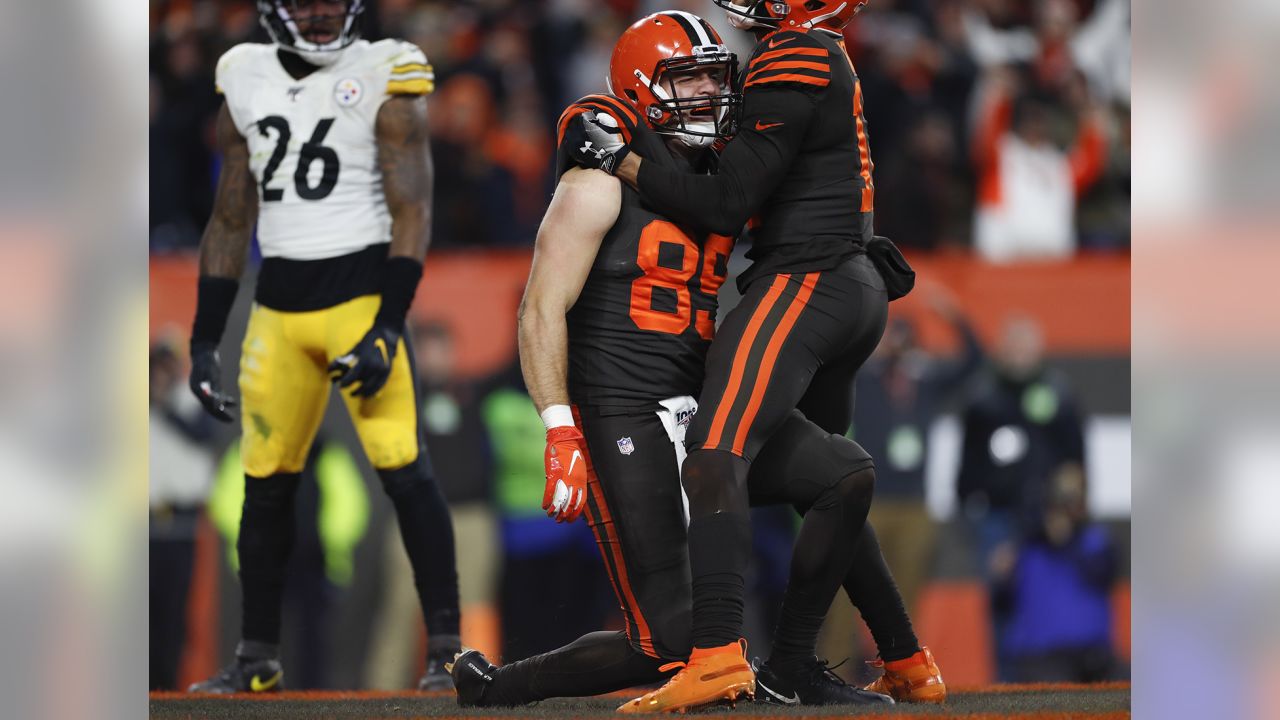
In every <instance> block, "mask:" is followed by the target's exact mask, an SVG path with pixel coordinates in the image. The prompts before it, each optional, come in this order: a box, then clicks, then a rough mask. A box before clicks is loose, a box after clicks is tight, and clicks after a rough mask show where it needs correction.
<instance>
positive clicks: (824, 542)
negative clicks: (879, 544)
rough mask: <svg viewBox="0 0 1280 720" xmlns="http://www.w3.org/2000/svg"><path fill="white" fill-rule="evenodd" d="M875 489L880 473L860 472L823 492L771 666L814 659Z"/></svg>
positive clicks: (804, 530) (801, 548)
mask: <svg viewBox="0 0 1280 720" xmlns="http://www.w3.org/2000/svg"><path fill="white" fill-rule="evenodd" d="M874 487H875V471H874V470H873V469H871V468H864V469H862V470H858V471H857V472H854V473H852V474H850V475H847V476H845V477H844V478H843V479H841V480H840V481H839V482H838V483H836V484H834V485H831V486H830V487H828V488H827V489H826V490H825V491H823V493H822V495H820V496H819V497H818V498H817V499H816V500H815V501H814V503H813V505H812V506H811V507H810V508H809V510H808V512H807V513H805V516H804V523H803V524H802V525H801V526H800V535H799V536H798V537H797V538H796V544H795V550H794V551H793V553H792V556H791V575H790V577H789V578H788V581H787V592H786V595H785V596H784V598H783V601H782V610H781V612H780V613H779V616H778V627H777V630H776V631H775V632H774V642H773V650H772V652H771V654H770V657H769V665H770V666H771V667H774V668H778V667H780V666H785V665H792V666H794V665H798V664H800V663H802V662H805V661H807V660H810V659H811V658H813V656H814V651H815V648H816V646H817V643H818V631H819V630H820V629H821V628H822V621H823V620H824V619H825V618H826V615H827V610H828V609H829V608H830V607H831V602H832V600H834V599H835V596H836V593H837V592H838V591H839V589H840V583H841V581H842V580H843V579H844V578H845V576H846V575H848V574H849V567H850V565H851V564H852V562H853V558H854V555H853V553H852V552H851V549H852V548H853V547H854V545H855V544H856V543H857V541H858V537H859V535H860V534H861V531H862V526H863V524H864V523H865V522H866V519H867V510H868V509H869V508H870V507H871V493H872V490H873V488H874Z"/></svg>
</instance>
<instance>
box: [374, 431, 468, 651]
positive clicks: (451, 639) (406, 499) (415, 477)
mask: <svg viewBox="0 0 1280 720" xmlns="http://www.w3.org/2000/svg"><path fill="white" fill-rule="evenodd" d="M378 477H379V478H381V480H382V487H383V489H384V490H386V492H387V495H388V496H389V497H390V498H391V503H392V504H393V505H394V506H395V509H396V519H397V520H398V521H399V523H400V538H401V540H403V541H404V549H405V552H406V553H408V555H409V564H410V565H412V566H413V584H414V587H416V588H417V589H418V600H419V601H420V602H421V603H422V617H423V621H424V622H425V623H426V626H427V647H428V655H433V654H439V655H443V654H445V653H446V652H456V651H457V648H458V645H457V642H458V572H457V556H456V554H455V552H454V545H453V522H452V520H451V519H450V517H449V508H448V506H447V505H446V504H445V500H444V496H443V495H442V494H441V493H440V487H439V485H437V484H436V481H435V478H434V477H432V476H431V474H430V471H429V470H428V468H427V463H426V459H425V458H424V457H421V456H420V457H419V458H418V460H415V461H414V462H411V463H409V464H408V465H405V466H404V467H401V468H396V469H395V470H379V471H378Z"/></svg>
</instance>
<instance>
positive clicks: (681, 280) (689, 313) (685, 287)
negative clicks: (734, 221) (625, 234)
mask: <svg viewBox="0 0 1280 720" xmlns="http://www.w3.org/2000/svg"><path fill="white" fill-rule="evenodd" d="M663 245H667V246H670V247H675V248H680V253H681V255H680V267H679V268H671V267H667V266H666V265H662V264H660V262H659V260H660V258H661V254H662V246H663ZM732 251H733V238H730V237H726V236H724V235H709V236H707V241H706V243H705V248H704V249H703V250H702V252H701V262H699V251H698V245H697V243H695V242H694V241H693V240H691V239H690V238H689V236H688V235H686V234H685V233H684V231H683V230H681V229H680V228H678V227H676V226H675V225H674V224H672V223H670V222H667V221H666V220H654V221H653V222H651V223H649V224H648V225H646V226H645V228H644V230H643V231H641V233H640V251H639V253H638V254H637V256H636V264H637V265H639V266H640V269H641V270H643V271H644V275H641V276H640V277H638V278H636V279H635V280H634V281H633V282H632V283H631V321H632V322H634V323H635V324H636V327H638V328H640V329H641V330H651V331H654V332H662V333H670V334H672V335H679V334H680V333H683V332H684V331H685V329H687V328H688V327H689V325H690V324H691V323H692V324H693V325H694V326H695V328H696V329H697V331H698V335H699V336H701V337H702V338H703V339H705V340H711V339H713V338H714V337H715V334H716V323H715V318H714V317H713V316H712V315H711V313H710V312H708V311H706V310H698V311H697V312H696V313H695V312H693V303H692V300H691V298H690V295H689V281H690V280H692V279H693V276H694V275H695V274H697V275H698V276H699V277H698V291H699V292H701V293H703V294H705V295H708V296H711V297H715V294H716V292H717V291H718V290H720V286H721V285H723V284H724V278H725V273H724V272H722V271H721V270H720V269H718V267H719V268H724V267H726V266H727V265H728V261H729V253H730V252H732ZM720 258H723V260H720ZM721 263H723V264H721ZM699 265H701V267H699ZM654 288H665V289H667V290H670V291H671V292H673V293H675V296H676V308H675V310H674V311H670V312H669V311H664V310H655V309H654V308H653V290H654Z"/></svg>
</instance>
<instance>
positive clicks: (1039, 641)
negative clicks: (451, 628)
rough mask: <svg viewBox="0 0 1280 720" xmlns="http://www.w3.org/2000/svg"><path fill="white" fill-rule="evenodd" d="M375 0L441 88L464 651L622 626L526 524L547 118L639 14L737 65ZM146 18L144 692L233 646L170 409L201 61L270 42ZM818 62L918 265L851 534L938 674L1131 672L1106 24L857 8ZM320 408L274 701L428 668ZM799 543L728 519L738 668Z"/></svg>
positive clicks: (205, 103)
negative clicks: (864, 526)
mask: <svg viewBox="0 0 1280 720" xmlns="http://www.w3.org/2000/svg"><path fill="white" fill-rule="evenodd" d="M370 5H371V7H370V10H369V12H368V13H367V17H366V33H365V35H366V37H371V38H378V37H386V36H394V37H403V38H406V39H408V40H411V41H413V42H415V43H417V44H418V45H419V46H420V47H422V48H423V49H424V51H425V52H426V53H427V55H428V57H429V58H430V59H431V62H432V63H433V65H434V66H435V71H436V76H437V79H438V82H437V91H436V93H435V94H434V95H433V96H432V99H431V101H430V102H431V131H432V136H433V151H434V155H435V164H436V173H437V182H436V197H435V209H436V212H435V234H434V241H433V250H432V253H431V255H430V256H429V258H428V262H427V276H426V278H425V280H424V285H423V289H422V292H421V293H420V294H419V298H418V300H417V302H416V305H415V316H414V320H415V327H414V344H415V351H416V353H417V358H418V366H417V369H418V373H419V376H420V377H419V380H420V383H421V387H422V394H421V397H422V400H423V407H422V418H423V424H424V427H425V428H426V429H427V433H428V447H429V450H430V452H431V458H432V462H433V464H434V467H435V471H436V474H437V476H438V477H439V479H440V481H441V483H442V486H443V487H444V490H445V494H446V496H447V497H448V499H449V501H450V503H451V505H452V507H453V510H454V514H453V518H454V523H455V532H456V533H457V535H458V540H459V542H458V547H459V558H458V560H459V571H460V576H461V582H462V588H461V589H462V602H463V613H464V621H463V622H464V625H463V635H464V642H466V643H467V644H469V645H473V646H479V647H482V648H484V649H488V650H490V651H496V654H497V655H499V656H501V657H504V658H506V659H508V660H510V659H518V658H521V657H525V656H527V655H529V654H532V653H535V652H539V651H542V650H546V649H549V648H551V647H554V646H556V645H558V644H561V643H563V642H566V641H568V640H571V639H573V638H574V637H576V636H577V635H579V634H581V633H582V632H584V631H587V630H591V629H597V628H599V627H602V626H613V625H614V624H616V623H617V622H618V620H619V617H618V609H617V607H616V606H617V603H616V601H615V600H614V599H613V597H612V594H611V591H610V590H609V585H608V582H607V581H606V579H605V577H604V575H603V571H602V568H601V563H600V560H599V555H598V553H597V551H596V549H595V547H594V543H593V541H592V538H591V535H590V532H589V531H588V530H587V528H586V527H585V525H583V524H581V523H578V524H574V525H569V526H559V525H556V524H554V523H552V522H550V521H549V520H547V519H546V518H545V517H543V515H542V513H541V511H540V510H539V509H538V504H539V501H540V498H541V491H542V447H543V437H542V435H543V432H542V426H541V423H540V421H539V419H538V417H537V414H536V412H534V410H533V406H532V404H531V402H530V401H529V399H528V397H527V395H526V394H525V393H524V390H523V388H522V385H521V381H520V377H519V373H518V370H517V368H516V365H515V361H516V358H515V342H514V322H513V318H514V309H515V304H516V302H517V300H518V298H519V293H520V290H521V289H522V287H523V279H524V276H525V274H527V269H528V259H529V251H530V248H531V247H532V243H533V238H534V235H535V233H536V229H537V225H538V222H539V220H540V219H541V214H542V212H543V210H544V209H545V206H546V203H547V200H548V198H549V196H550V193H551V190H552V187H553V186H552V173H551V158H552V154H553V151H554V147H553V142H554V137H553V134H552V128H553V127H554V121H555V119H556V117H557V116H558V115H559V113H560V111H561V110H562V109H563V107H564V106H565V105H566V104H567V103H569V102H571V101H573V100H574V99H576V98H577V97H579V96H581V95H583V94H586V93H588V92H598V91H600V90H602V89H603V84H604V80H603V78H604V74H605V67H606V65H607V61H608V55H609V52H610V50H611V49H612V45H613V42H614V41H615V40H616V38H617V37H618V35H619V34H620V33H621V32H622V30H623V29H624V28H625V27H626V26H627V24H629V22H630V21H632V20H634V19H635V18H637V17H639V16H640V15H643V14H645V13H648V12H653V11H657V10H662V9H671V8H677V9H684V10H688V11H691V12H695V13H698V14H700V15H702V16H703V17H706V18H707V19H708V20H709V21H710V22H711V23H712V24H713V25H714V26H715V27H716V28H717V29H719V30H720V31H721V34H722V35H723V36H724V37H725V39H726V41H728V42H729V43H730V44H731V45H732V46H733V47H734V48H735V49H736V50H737V51H738V52H739V53H740V55H741V56H742V57H743V58H745V56H746V54H747V53H748V52H749V49H750V43H749V41H748V40H747V38H746V37H745V36H743V35H742V34H741V33H738V32H737V31H734V30H732V29H731V28H729V27H728V26H727V23H726V22H725V21H724V16H723V12H722V11H719V10H718V9H716V8H715V7H714V6H713V5H712V4H711V3H710V2H709V1H706V0H696V1H679V0H669V1H668V2H651V1H649V0H643V1H634V0H630V1H629V0H613V1H609V2H600V1H596V0H544V1H534V0H522V1H520V2H516V1H515V0H476V1H474V2H466V1H454V2H431V1H415V0H378V1H377V2H372V3H370ZM150 7H151V37H150V39H151V45H150V91H151V104H150V126H149V130H150V148H151V152H150V250H151V293H152V294H151V339H152V347H151V357H150V364H149V367H150V374H151V394H150V397H151V423H150V438H151V470H150V501H151V520H150V530H151V533H150V538H151V555H150V558H151V563H150V573H151V578H150V593H151V599H150V607H151V610H150V621H151V633H150V637H151V661H150V671H151V685H152V687H153V688H170V687H180V686H185V683H186V682H187V681H190V680H192V679H195V678H197V677H201V676H204V675H208V674H209V673H210V672H211V671H212V670H213V669H214V668H215V667H216V666H217V665H219V664H221V662H222V661H224V660H225V659H226V658H228V657H229V656H230V654H231V649H232V647H233V645H234V642H235V639H236V635H237V630H238V625H239V617H238V601H237V598H238V593H239V590H238V586H237V583H236V580H235V575H234V568H235V553H234V547H235V532H236V528H237V527H238V513H239V506H240V500H241V493H242V488H241V485H242V477H241V475H240V473H239V469H238V468H239V463H238V456H237V454H236V453H237V449H236V445H235V439H236V437H235V435H236V433H235V431H234V429H231V428H228V427H225V426H220V425H215V424H213V423H211V422H209V420H208V418H204V417H203V416H202V415H201V414H200V412H199V408H198V407H197V406H196V405H195V403H194V400H193V398H190V396H189V392H188V391H187V390H186V386H185V377H186V359H185V332H186V328H187V327H189V323H190V318H191V313H192V311H193V308H194V304H193V300H194V290H195V269H194V259H193V258H194V250H195V248H196V247H197V245H198V242H199V237H200V233H201V231H202V229H203V226H204V223H205V221H206V220H207V218H208V215H209V212H210V208H211V205H212V190H213V184H214V181H215V178H216V176H217V171H218V167H217V165H218V160H217V157H216V155H214V154H213V152H212V144H213V143H212V138H213V136H212V121H213V117H214V114H215V112H216V110H217V108H218V104H219V102H220V99H219V98H218V96H217V95H216V94H215V93H214V91H213V67H214V63H215V62H216V60H217V58H218V56H219V55H220V54H221V52H223V51H224V50H225V49H227V48H228V47H230V46H232V45H234V44H236V43H239V42H244V41H263V40H265V37H264V36H263V33H262V32H261V30H260V29H259V26H258V24H257V14H256V9H255V7H254V4H253V3H252V2H246V1H243V0H170V1H167V2H166V1H164V0H153V1H152V2H151V5H150ZM847 41H848V47H849V49H850V54H851V57H852V59H853V60H854V62H855V65H856V67H857V69H858V73H859V76H860V78H861V80H862V83H863V88H864V95H865V103H866V116H867V119H868V125H869V129H870V134H871V143H872V152H873V157H874V160H875V162H876V181H877V189H878V192H877V208H876V209H877V213H876V227H877V231H878V232H879V233H880V234H884V235H888V236H890V237H891V238H893V239H894V240H895V241H896V242H897V243H898V244H899V245H900V246H902V247H903V248H904V250H906V251H907V253H908V255H909V257H910V258H911V260H912V262H913V263H914V264H916V266H917V269H918V270H919V271H920V276H921V283H920V286H919V289H918V290H917V292H916V293H914V294H913V295H912V296H911V297H909V298H907V299H906V300H904V301H902V302H900V303H895V304H894V307H893V308H892V312H891V323H890V327H889V330H888V331H887V332H886V335H885V339H884V341H883V342H882V346H881V348H880V349H879V350H878V352H877V354H876V356H875V358H874V360H873V362H872V363H871V364H869V366H868V367H867V368H866V370H865V371H864V372H863V374H862V376H861V377H860V378H859V382H858V387H857V392H856V397H857V403H856V405H855V420H854V426H853V427H852V428H851V432H852V435H853V437H854V438H855V439H857V440H858V441H859V442H861V443H862V444H863V445H864V446H865V447H867V449H868V450H869V451H870V452H871V453H872V454H873V455H874V456H875V457H876V458H877V461H878V463H877V464H878V475H879V484H878V488H877V497H876V501H875V504H874V506H873V510H872V523H873V524H874V525H875V527H876V528H877V530H878V532H879V534H880V539H881V545H882V548H883V550H884V552H885V554H886V558H887V559H888V561H889V563H890V567H891V568H892V569H893V570H894V572H895V575H896V576H897V578H898V581H899V584H900V586H901V589H902V590H903V593H904V596H905V597H906V600H907V602H908V603H909V605H910V607H911V609H912V611H913V619H914V620H915V622H916V628H917V631H918V634H919V635H920V637H921V639H922V642H924V643H926V644H928V645H930V646H931V647H932V648H933V649H934V651H935V653H936V654H937V656H938V659H939V662H940V663H941V666H942V668H943V671H944V673H945V674H946V675H947V678H948V681H949V682H952V683H955V684H957V685H971V684H981V683H986V682H991V681H996V680H1005V681H1030V680H1081V681H1084V680H1105V679H1115V678H1123V677H1127V674H1128V670H1127V661H1128V656H1129V624H1128V623H1129V590H1128V588H1129V582H1128V576H1129V555H1130V553H1129V545H1128V542H1129V518H1130V504H1129V485H1130V468H1129V457H1130V456H1129V444H1130V430H1129V416H1130V381H1129V377H1130V375H1129V372H1130V366H1129V310H1128V294H1129V254H1128V253H1129V209H1130V199H1129V198H1130V184H1129V156H1130V152H1129V99H1130V98H1129V75H1128V70H1129V4H1128V2H1127V1H1126V0H872V2H871V4H870V5H869V6H868V7H867V8H866V9H865V10H864V11H863V13H862V14H861V15H860V16H859V17H858V19H857V20H856V21H855V22H854V23H853V25H851V26H850V28H849V29H848V32H847ZM741 250H742V248H739V250H738V252H737V253H736V255H735V265H733V266H731V267H738V268H740V266H741V263H742V259H741ZM251 272H252V271H251ZM244 285H246V286H249V285H251V282H247V283H245V284H244ZM729 285H730V287H726V289H725V291H723V294H724V295H725V297H724V298H723V302H724V303H725V304H731V303H732V302H733V301H734V298H733V297H732V287H731V285H732V284H729ZM240 300H241V301H240V303H239V306H238V308H237V313H236V316H235V318H233V321H232V323H231V325H230V327H229V329H228V332H227V341H226V342H225V343H224V347H223V348H222V354H223V358H224V367H227V368H229V369H234V368H235V367H237V362H236V358H237V357H238V348H237V346H238V340H239V338H240V337H241V332H242V329H243V323H244V317H245V315H246V313H247V304H248V291H247V290H246V289H244V288H242V297H241V299H240ZM227 380H228V382H230V381H231V378H230V377H228V378H227ZM231 386H232V387H234V384H232V385H231ZM850 401H851V402H852V401H853V398H850ZM337 405H338V404H333V406H332V407H331V408H330V412H329V415H328V417H327V418H326V422H325V426H324V430H323V436H322V437H321V438H320V439H318V440H317V442H316V446H315V448H314V449H313V456H312V460H313V461H312V462H311V463H310V464H309V474H310V476H311V481H309V482H306V483H304V487H305V488H306V491H305V492H303V493H300V496H301V497H300V501H299V507H298V518H299V521H300V522H299V538H298V543H297V545H296V549H295V552H294V558H293V561H292V563H291V565H290V577H289V579H288V584H289V585H288V586H289V591H288V592H287V600H286V603H287V604H286V615H285V617H286V638H285V652H286V657H285V661H286V666H287V667H288V668H289V670H288V672H289V681H290V683H291V685H292V686H293V687H386V688H397V687H407V686H408V685H409V683H410V681H411V679H412V678H413V677H414V676H415V672H416V671H417V670H418V665H419V663H420V662H421V657H422V652H421V649H422V647H423V638H422V636H421V629H420V628H419V629H418V631H417V632H407V631H406V629H407V628H412V627H415V626H417V624H418V623H420V621H419V620H418V619H417V617H416V613H415V611H414V599H413V591H412V585H411V578H410V576H409V568H408V565H407V561H406V560H405V559H404V558H403V557H402V555H403V553H402V552H400V551H399V549H398V538H397V537H396V533H395V528H394V526H393V525H392V523H393V522H394V519H393V517H394V516H393V513H391V512H390V508H389V506H388V504H387V503H386V501H385V500H384V499H383V497H382V494H381V491H380V490H378V489H377V483H376V482H375V476H374V475H373V474H372V472H371V470H370V468H369V467H368V465H367V463H366V462H365V461H364V459H363V458H362V457H360V453H359V450H358V447H359V446H358V444H357V443H355V441H354V435H353V433H352V431H351V428H350V425H349V422H348V421H347V420H346V418H345V417H344V416H343V414H342V413H341V411H339V410H338V409H337ZM795 529H796V518H795V517H794V516H793V514H792V513H790V512H789V511H781V510H778V511H769V512H762V513H760V514H759V515H758V517H757V518H756V520H755V522H754V530H755V544H756V546H757V547H756V550H757V553H756V557H757V561H756V563H755V571H754V572H755V575H754V579H753V583H752V586H753V592H752V598H751V617H752V620H751V624H750V627H749V640H750V641H751V643H752V648H753V650H752V654H759V655H762V656H763V655H766V654H767V643H768V635H769V630H770V629H771V627H772V620H771V618H772V617H773V613H774V611H775V610H776V605H777V602H778V601H779V600H780V597H781V593H782V590H783V585H784V583H785V578H786V576H787V566H786V563H787V557H788V554H789V549H790V545H791V542H792V539H793V538H794V531H795ZM822 650H823V651H824V653H826V655H827V657H828V658H829V659H830V660H831V661H832V662H833V663H836V662H839V661H841V660H842V659H844V658H847V657H848V658H854V660H855V662H851V663H848V664H846V665H845V666H843V667H842V668H840V670H839V672H841V673H842V674H845V675H846V676H847V677H849V678H851V679H862V678H864V677H866V671H865V670H864V668H863V667H862V665H861V663H860V662H857V661H858V660H869V659H871V656H872V655H873V654H874V646H873V645H872V644H871V642H870V639H869V637H868V636H867V635H866V633H865V631H864V630H862V629H861V626H860V624H859V623H858V622H857V621H856V616H855V615H854V614H853V611H852V609H851V608H849V607H848V603H847V600H846V599H845V598H844V597H843V596H842V597H840V598H837V602H836V605H835V606H833V609H832V614H831V616H830V617H829V620H828V626H827V628H826V631H825V633H824V640H823V648H822Z"/></svg>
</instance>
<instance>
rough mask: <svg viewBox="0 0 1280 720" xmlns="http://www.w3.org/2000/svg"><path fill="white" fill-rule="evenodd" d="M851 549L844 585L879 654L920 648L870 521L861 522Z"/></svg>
mask: <svg viewBox="0 0 1280 720" xmlns="http://www.w3.org/2000/svg"><path fill="white" fill-rule="evenodd" d="M853 552H854V558H853V566H852V567H851V568H850V569H849V574H848V575H847V576H846V577H845V580H844V589H845V592H847V593H849V600H851V601H852V602H853V605H854V607H856V608H858V612H860V613H862V619H863V621H864V622H866V623H867V627H868V628H870V629H871V636H872V637H873V638H875V641H876V648H877V649H878V650H879V651H880V658H881V659H882V660H885V661H892V660H903V659H905V658H909V657H911V656H912V655H915V654H916V653H918V652H920V641H919V640H917V639H916V634H915V631H914V630H913V629H912V628H911V618H910V617H909V616H908V615H907V609H906V606H905V605H904V604H903V602H902V595H901V594H900V593H899V592H898V585H897V583H895V582H894V581H893V574H892V573H890V572H889V566H888V565H886V564H885V561H884V555H882V554H881V553H880V541H879V540H877V539H876V533H875V531H874V530H873V529H872V528H871V524H870V523H867V524H866V525H864V526H863V528H862V535H861V537H860V538H859V540H858V543H857V545H856V546H855V547H854V550H853Z"/></svg>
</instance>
